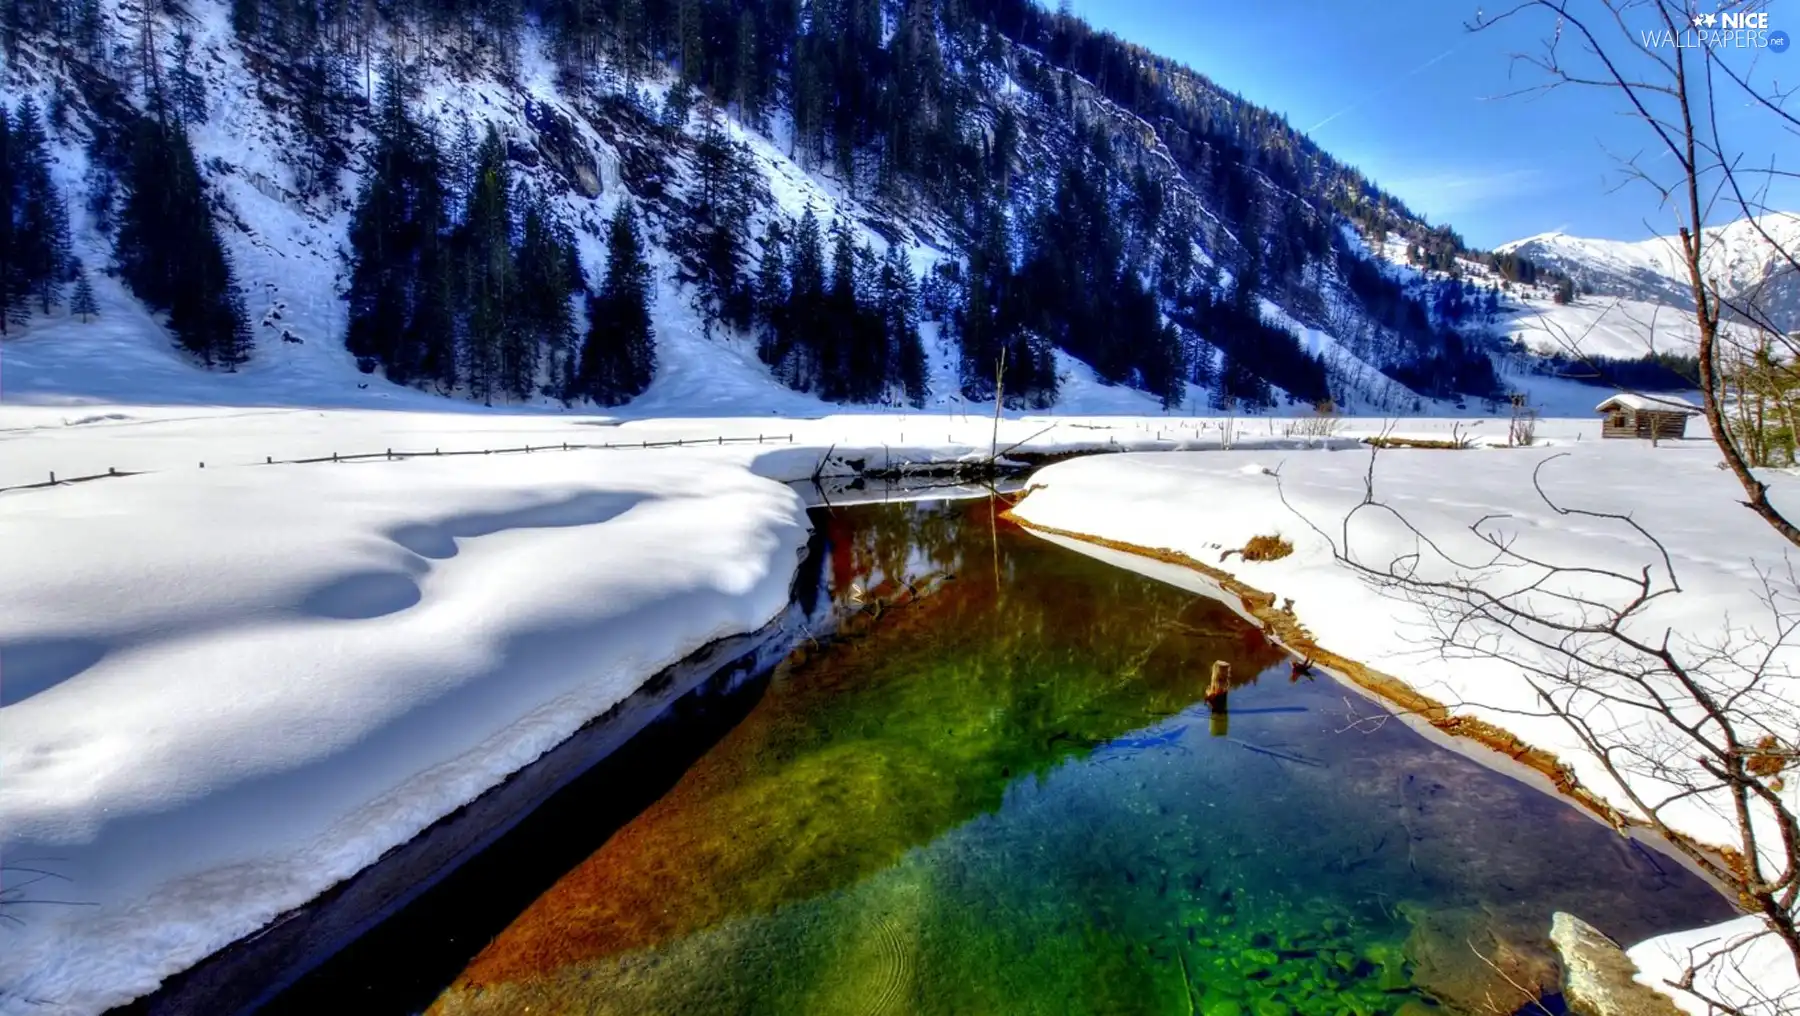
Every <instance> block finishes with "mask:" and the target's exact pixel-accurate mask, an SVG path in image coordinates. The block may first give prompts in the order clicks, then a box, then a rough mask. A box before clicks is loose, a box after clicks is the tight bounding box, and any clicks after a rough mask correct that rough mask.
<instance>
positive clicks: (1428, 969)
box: [1378, 905, 1560, 1012]
mask: <svg viewBox="0 0 1800 1016" xmlns="http://www.w3.org/2000/svg"><path fill="white" fill-rule="evenodd" d="M1401 910H1402V912H1403V913H1404V914H1405V915H1406V917H1407V918H1408V919H1409V920H1411V921H1412V925H1413V929H1412V934H1411V935H1410V936H1408V938H1407V940H1406V955H1407V958H1408V959H1410V960H1412V963H1413V969H1412V982H1413V984H1414V985H1415V986H1416V987H1418V988H1419V989H1421V990H1423V991H1424V992H1425V993H1426V994H1428V995H1430V996H1432V997H1433V998H1435V999H1437V1000H1438V1001H1440V1002H1442V1003H1444V1004H1446V1005H1448V1006H1450V1007H1451V1008H1453V1009H1460V1010H1463V1011H1466V1012H1492V1011H1495V1010H1496V1009H1497V1010H1498V1011H1500V1012H1516V1011H1517V1010H1519V1009H1520V1008H1521V1007H1522V1006H1526V1005H1529V1004H1530V1003H1531V1002H1533V1001H1535V1000H1536V999H1538V998H1541V997H1543V996H1545V995H1549V994H1553V993H1554V992H1555V991H1556V990H1557V986H1558V985H1559V983H1560V972H1559V970H1558V969H1557V965H1556V958H1555V957H1554V956H1553V955H1552V954H1551V951H1550V948H1549V946H1548V943H1545V942H1544V941H1543V939H1542V937H1541V936H1542V932H1539V931H1537V930H1536V929H1535V928H1529V927H1525V926H1523V925H1522V924H1521V923H1520V922H1518V921H1516V920H1507V919H1505V918H1503V917H1500V916H1498V915H1495V914H1493V913H1490V912H1488V911H1487V910H1484V909H1481V908H1466V909H1453V910H1427V909H1424V908H1415V907H1407V906H1404V905H1403V906H1402V907H1401ZM1540 927H1541V926H1540ZM1378 965H1379V964H1378Z"/></svg>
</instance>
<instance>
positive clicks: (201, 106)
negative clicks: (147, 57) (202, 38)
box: [169, 29, 206, 125]
mask: <svg viewBox="0 0 1800 1016" xmlns="http://www.w3.org/2000/svg"><path fill="white" fill-rule="evenodd" d="M193 64H194V36H193V34H192V33H190V32H188V31H187V30H186V29H182V30H181V31H179V32H176V33H175V66H174V68H173V69H172V70H171V71H170V72H169V90H170V98H171V99H172V100H173V102H174V106H175V111H176V113H177V114H178V115H179V116H180V117H181V121H182V122H183V123H185V124H189V125H192V124H202V123H205V122H206V82H205V81H203V80H201V77H200V75H199V74H197V73H195V71H194V66H193Z"/></svg>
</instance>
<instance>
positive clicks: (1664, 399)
mask: <svg viewBox="0 0 1800 1016" xmlns="http://www.w3.org/2000/svg"><path fill="white" fill-rule="evenodd" d="M1614 409H1633V410H1639V411H1643V410H1649V411H1651V412H1662V413H1686V414H1688V415H1689V416H1693V415H1696V414H1698V413H1699V412H1700V407H1699V406H1696V405H1694V404H1693V403H1692V402H1689V401H1688V400H1686V399H1684V398H1680V397H1679V396H1675V395H1639V394H1637V393H1635V392H1621V393H1620V394H1618V395H1614V396H1613V397H1612V398H1610V399H1607V400H1606V401H1605V402H1602V403H1600V404H1599V405H1598V406H1595V407H1594V412H1596V413H1605V412H1610V411H1611V410H1614Z"/></svg>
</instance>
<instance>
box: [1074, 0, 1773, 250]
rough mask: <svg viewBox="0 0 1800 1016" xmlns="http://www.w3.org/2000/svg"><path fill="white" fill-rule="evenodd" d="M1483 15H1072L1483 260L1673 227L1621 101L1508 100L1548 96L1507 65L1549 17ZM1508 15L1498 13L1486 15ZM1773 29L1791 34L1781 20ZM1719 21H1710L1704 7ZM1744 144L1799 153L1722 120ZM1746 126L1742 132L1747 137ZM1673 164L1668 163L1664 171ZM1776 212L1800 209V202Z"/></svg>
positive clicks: (1429, 11) (1191, 5)
mask: <svg viewBox="0 0 1800 1016" xmlns="http://www.w3.org/2000/svg"><path fill="white" fill-rule="evenodd" d="M1479 6H1480V3H1479V0H1380V2H1377V0H1251V2H1249V3H1244V2H1237V3H1225V2H1221V0H1073V4H1072V9H1073V11H1074V13H1075V14H1077V15H1078V16H1080V17H1082V18H1084V19H1086V20H1087V21H1089V22H1090V23H1092V24H1095V25H1097V26H1099V27H1102V28H1106V29H1109V30H1111V31H1113V32H1114V33H1116V34H1118V35H1121V36H1123V37H1125V38H1127V39H1130V40H1132V41H1134V42H1138V43H1140V44H1142V45H1144V46H1146V47H1147V48H1149V49H1151V50H1153V51H1155V52H1159V53H1162V54H1164V55H1166V56H1169V57H1172V58H1174V59H1177V60H1180V61H1182V62H1184V63H1186V64H1188V65H1190V66H1192V67H1194V68H1195V69H1196V70H1199V71H1200V72H1202V73H1204V74H1206V75H1207V76H1209V77H1211V78H1212V79H1213V80H1214V81H1216V82H1218V83H1219V84H1220V85H1222V86H1223V87H1225V88H1228V89H1231V90H1232V91H1235V92H1238V93H1239V94H1242V95H1244V96H1245V97H1246V98H1248V99H1250V100H1251V101H1253V102H1256V103H1258V104H1260V105H1263V106H1267V107H1269V108H1271V109H1274V110H1276V111H1278V112H1281V113H1284V114H1285V115H1286V116H1287V118H1288V122H1289V123H1291V124H1293V125H1294V126H1295V127H1298V128H1299V129H1301V130H1302V131H1305V132H1307V133H1308V134H1310V135H1311V136H1312V137H1313V138H1314V139H1315V140H1317V141H1318V142H1319V144H1320V145H1321V146H1322V147H1324V148H1325V150H1326V151H1328V152H1331V153H1332V154H1333V155H1334V156H1336V157H1338V158H1339V159H1341V160H1343V161H1346V162H1348V163H1350V164H1351V165H1354V166H1356V167H1358V168H1360V169H1361V170H1363V171H1364V172H1365V173H1367V174H1368V175H1369V176H1371V177H1372V178H1374V179H1375V180H1376V181H1377V182H1379V183H1380V184H1381V185H1382V186H1383V187H1385V188H1387V189H1388V190H1389V191H1391V192H1393V193H1395V194H1397V195H1399V196H1400V197H1401V198H1402V199H1403V200H1404V201H1406V202H1407V204H1408V205H1410V206H1411V207H1412V208H1413V209H1415V210H1416V211H1419V212H1422V213H1424V214H1425V215H1426V216H1427V217H1428V218H1430V219H1431V221H1433V222H1434V223H1436V222H1448V223H1450V224H1451V225H1452V226H1454V227H1455V228H1456V229H1457V230H1458V231H1459V232H1461V233H1462V234H1463V236H1464V238H1465V239H1467V240H1468V241H1469V242H1471V243H1473V244H1475V245H1476V246H1480V247H1491V246H1493V245H1495V244H1498V243H1502V242H1504V241H1506V240H1511V239H1517V238H1519V237H1523V236H1529V235H1531V234H1534V233H1541V232H1547V231H1550V230H1557V229H1560V230H1564V231H1566V232H1570V233H1575V234H1578V235H1583V236H1598V237H1607V238H1612V239H1623V240H1636V239H1641V238H1643V237H1645V236H1647V235H1649V231H1650V230H1649V227H1647V226H1646V225H1645V223H1646V221H1648V222H1650V223H1651V225H1653V226H1654V227H1656V228H1657V229H1658V230H1659V231H1667V230H1669V229H1670V228H1671V225H1672V222H1673V220H1672V218H1671V215H1670V213H1669V212H1668V211H1667V210H1666V209H1661V208H1659V207H1658V201H1659V197H1658V195H1657V194H1656V192H1655V191H1653V190H1651V189H1650V188H1649V187H1648V186H1646V185H1644V184H1641V183H1636V184H1630V185H1626V186H1620V185H1621V184H1622V183H1623V182H1624V179H1623V173H1622V172H1621V169H1620V165H1619V161H1618V157H1619V156H1620V155H1630V154H1633V153H1636V152H1640V151H1646V150H1648V154H1649V155H1655V154H1657V151H1658V150H1657V149H1655V148H1653V147H1652V146H1653V145H1654V144H1655V139H1654V137H1653V136H1651V135H1650V134H1649V133H1648V131H1647V129H1646V128H1644V127H1643V125H1642V124H1641V123H1639V122H1637V121H1635V120H1631V119H1628V118H1626V117H1624V116H1622V115H1620V108H1621V107H1620V102H1621V100H1620V99H1619V97H1618V96H1616V95H1614V94H1612V93H1607V92H1600V91H1595V90H1571V89H1563V90H1558V91H1556V92H1553V93H1549V94H1539V95H1533V96H1525V97H1511V98H1505V97H1503V96H1505V94H1506V93H1508V92H1511V91H1515V90H1517V89H1519V88H1521V87H1523V86H1525V85H1527V84H1534V83H1537V82H1539V81H1541V80H1542V79H1541V77H1538V76H1534V74H1535V72H1531V71H1530V70H1529V69H1528V68H1514V66H1513V62H1512V61H1511V60H1510V59H1509V55H1510V54H1512V53H1515V52H1520V51H1523V50H1536V49H1539V48H1540V46H1541V40H1542V39H1543V38H1545V37H1546V36H1547V35H1548V34H1549V30H1550V28H1551V26H1552V22H1551V21H1550V20H1548V19H1547V18H1544V17H1542V16H1538V17H1534V18H1533V19H1532V20H1531V21H1529V22H1518V23H1512V24H1507V25H1503V26H1501V27H1499V28H1496V29H1493V30H1490V31H1487V32H1482V33H1478V34H1471V33H1470V32H1468V31H1466V30H1465V27H1464V25H1465V23H1466V22H1468V21H1469V20H1471V19H1472V18H1473V17H1474V16H1475V14H1476V11H1477V10H1478V8H1479ZM1506 6H1508V4H1507V0H1487V7H1488V9H1489V10H1490V11H1497V10H1501V9H1504V8H1505V7H1506ZM1771 6H1773V7H1775V8H1776V10H1775V11H1774V12H1773V13H1772V15H1771V18H1772V20H1771V24H1770V27H1771V28H1774V27H1789V30H1790V31H1794V32H1795V33H1796V34H1800V18H1795V19H1792V20H1793V21H1795V24H1793V25H1792V26H1791V27H1790V26H1783V25H1782V22H1783V21H1784V20H1788V19H1783V18H1781V17H1779V14H1780V11H1779V5H1771ZM1705 9H1707V10H1712V9H1713V4H1712V0H1706V8H1705ZM1797 13H1800V12H1797ZM1757 59H1758V60H1759V61H1761V67H1760V73H1763V74H1765V75H1766V74H1768V73H1770V72H1772V71H1781V72H1785V73H1782V74H1781V75H1780V77H1781V78H1782V79H1787V78H1794V77H1800V53H1796V52H1793V51H1792V50H1791V49H1790V50H1789V51H1788V52H1785V53H1780V54H1776V53H1772V52H1768V51H1762V52H1761V53H1760V54H1759V55H1758V57H1757ZM1724 115H1725V116H1726V120H1725V124H1726V127H1727V128H1728V129H1734V130H1735V129H1738V128H1735V127H1732V124H1734V123H1738V125H1739V127H1742V128H1754V130H1755V131H1756V133H1753V134H1746V135H1743V136H1742V137H1743V140H1742V142H1741V144H1742V145H1743V147H1744V148H1745V149H1746V150H1748V151H1751V152H1753V153H1756V154H1759V155H1761V156H1762V157H1763V158H1765V159H1766V158H1767V157H1768V156H1769V155H1771V154H1774V153H1782V154H1784V155H1785V156H1786V158H1787V159H1788V160H1789V161H1790V162H1791V161H1793V159H1794V156H1795V155H1796V154H1800V138H1795V137H1793V136H1792V135H1785V136H1784V135H1781V134H1779V133H1778V132H1776V131H1775V129H1774V128H1773V125H1772V124H1770V123H1769V122H1768V118H1767V117H1764V116H1751V115H1748V114H1747V113H1743V112H1742V111H1731V110H1726V111H1724ZM1740 121H1741V122H1740ZM1668 164H1669V163H1668V162H1666V161H1665V162H1664V163H1663V165H1664V166H1667V165H1668ZM1778 198H1780V200H1775V201H1773V202H1772V203H1773V204H1776V205H1778V206H1780V207H1785V208H1789V209H1796V208H1800V195H1796V194H1794V193H1792V192H1790V193H1788V194H1785V195H1778Z"/></svg>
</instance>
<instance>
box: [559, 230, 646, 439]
mask: <svg viewBox="0 0 1800 1016" xmlns="http://www.w3.org/2000/svg"><path fill="white" fill-rule="evenodd" d="M650 283H651V278H650V266H649V263H648V262H647V261H645V259H644V247H643V240H642V239H641V238H640V237H639V235H638V227H637V217H636V215H635V214H634V213H633V212H632V209H631V206H630V205H629V204H627V203H624V202H621V203H620V205H619V207H618V210H617V211H615V212H614V213H613V217H612V221H611V223H610V224H609V225H608V227H607V231H606V278H605V279H604V280H603V281H602V282H601V286H600V292H599V293H597V294H595V295H594V296H592V297H591V298H590V299H589V301H588V333H587V339H586V341H584V342H583V343H582V348H581V364H580V366H579V368H577V371H576V375H575V384H574V388H573V391H571V393H570V398H571V399H574V398H587V399H591V400H593V401H594V402H597V403H599V404H600V405H603V406H616V405H619V404H620V403H623V402H626V401H628V400H630V399H631V398H632V397H633V396H636V395H638V394H639V393H641V392H642V391H643V390H644V389H645V388H648V387H649V386H650V379H651V378H652V376H654V374H655V371H656V337H655V334H654V332H653V331H652V329H651V325H650Z"/></svg>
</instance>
